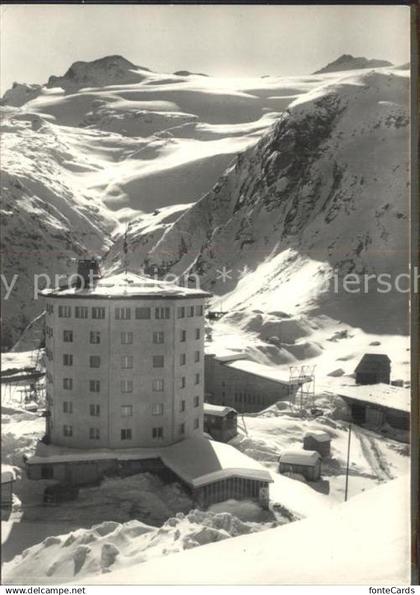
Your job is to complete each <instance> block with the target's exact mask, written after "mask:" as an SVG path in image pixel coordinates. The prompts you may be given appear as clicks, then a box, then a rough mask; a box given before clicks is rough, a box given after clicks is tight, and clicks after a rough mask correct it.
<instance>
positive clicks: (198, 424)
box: [194, 417, 200, 430]
mask: <svg viewBox="0 0 420 595" xmlns="http://www.w3.org/2000/svg"><path fill="white" fill-rule="evenodd" d="M199 427H200V420H199V418H198V417H196V418H195V420H194V430H198V428H199Z"/></svg>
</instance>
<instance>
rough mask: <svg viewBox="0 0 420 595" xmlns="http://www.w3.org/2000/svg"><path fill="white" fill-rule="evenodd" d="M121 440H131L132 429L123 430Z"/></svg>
mask: <svg viewBox="0 0 420 595" xmlns="http://www.w3.org/2000/svg"><path fill="white" fill-rule="evenodd" d="M121 440H131V428H124V429H123V430H121Z"/></svg>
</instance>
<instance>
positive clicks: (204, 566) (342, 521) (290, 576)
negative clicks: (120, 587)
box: [90, 477, 410, 585]
mask: <svg viewBox="0 0 420 595" xmlns="http://www.w3.org/2000/svg"><path fill="white" fill-rule="evenodd" d="M408 518H409V481H408V479H407V477H404V478H401V479H399V480H396V481H394V482H392V483H390V484H387V485H385V486H382V487H379V488H376V489H374V490H370V491H369V492H368V493H366V494H363V495H360V496H357V497H355V498H354V499H352V500H350V501H349V502H347V503H346V504H343V505H342V506H339V507H336V508H335V509H333V510H331V511H328V512H325V513H324V514H320V515H317V516H316V517H312V518H311V519H307V520H304V521H300V522H296V523H291V524H289V525H286V526H284V527H279V528H276V529H272V530H269V531H266V532H265V533H264V536H263V538H261V537H262V536H261V535H246V536H242V537H238V538H237V539H234V540H232V541H229V542H225V543H213V544H210V545H207V546H204V547H202V548H197V549H195V550H193V551H189V552H183V553H179V554H176V555H171V556H168V557H167V558H165V559H160V560H152V561H150V562H147V563H146V564H143V565H142V566H141V567H139V566H132V567H131V568H129V569H125V570H124V571H117V572H112V573H111V574H108V575H106V576H97V577H95V578H94V579H91V580H90V582H92V583H94V584H167V585H168V584H189V585H191V584H200V585H203V584H213V585H217V584H218V585H220V584H230V585H234V584H242V585H244V584H248V585H257V584H273V585H275V584H277V585H285V584H286V585H287V584H295V585H300V584H321V585H325V584H349V585H357V584H363V585H368V584H380V585H383V584H409V580H410V564H409V551H410V540H409V522H408Z"/></svg>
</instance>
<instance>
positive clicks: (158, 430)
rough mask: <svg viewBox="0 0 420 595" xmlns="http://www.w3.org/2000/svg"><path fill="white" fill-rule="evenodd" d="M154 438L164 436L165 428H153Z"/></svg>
mask: <svg viewBox="0 0 420 595" xmlns="http://www.w3.org/2000/svg"><path fill="white" fill-rule="evenodd" d="M152 438H154V439H155V440H156V439H159V438H163V428H152Z"/></svg>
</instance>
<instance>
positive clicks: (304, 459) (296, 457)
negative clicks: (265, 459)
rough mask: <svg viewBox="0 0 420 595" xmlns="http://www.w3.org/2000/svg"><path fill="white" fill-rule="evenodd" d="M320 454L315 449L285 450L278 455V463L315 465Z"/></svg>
mask: <svg viewBox="0 0 420 595" xmlns="http://www.w3.org/2000/svg"><path fill="white" fill-rule="evenodd" d="M320 458H321V455H320V454H319V452H316V451H315V450H285V451H284V452H282V453H281V455H280V456H279V462H280V463H286V464H289V465H305V466H313V465H316V464H317V462H318V461H319V460H320Z"/></svg>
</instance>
